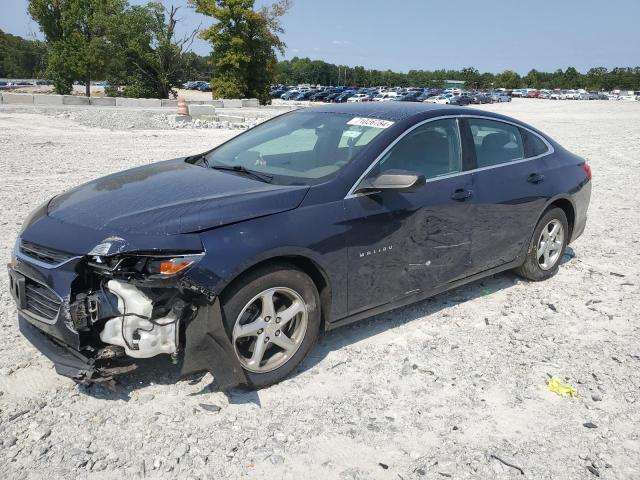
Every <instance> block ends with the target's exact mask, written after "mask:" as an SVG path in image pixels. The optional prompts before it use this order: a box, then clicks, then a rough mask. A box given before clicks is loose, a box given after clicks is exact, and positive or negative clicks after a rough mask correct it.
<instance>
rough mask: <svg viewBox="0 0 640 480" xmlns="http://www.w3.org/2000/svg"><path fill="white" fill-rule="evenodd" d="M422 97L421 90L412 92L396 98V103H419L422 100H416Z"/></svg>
mask: <svg viewBox="0 0 640 480" xmlns="http://www.w3.org/2000/svg"><path fill="white" fill-rule="evenodd" d="M421 95H422V90H420V91H418V90H412V91H410V92H407V93H406V94H404V95H402V96H400V97H396V101H398V102H421V101H422V100H418V99H419V98H420V96H421Z"/></svg>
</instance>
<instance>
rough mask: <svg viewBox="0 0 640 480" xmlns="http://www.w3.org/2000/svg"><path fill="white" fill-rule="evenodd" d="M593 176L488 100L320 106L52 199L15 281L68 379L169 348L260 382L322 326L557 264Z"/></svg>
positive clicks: (231, 380) (26, 244)
mask: <svg viewBox="0 0 640 480" xmlns="http://www.w3.org/2000/svg"><path fill="white" fill-rule="evenodd" d="M463 159H464V160H463ZM590 179H591V172H590V169H589V167H588V165H587V164H586V163H585V161H584V159H582V158H580V157H578V156H577V155H574V154H572V153H570V152H568V151H567V150H566V149H564V148H563V147H562V146H560V145H559V144H558V143H556V142H555V141H554V140H552V139H551V138H549V137H548V136H547V135H545V134H544V133H542V132H540V131H538V130H536V129H535V128H533V127H531V126H529V125H526V124H525V123H522V122H520V121H518V120H515V119H512V118H509V117H505V116H503V115H498V114H495V113H491V112H488V111H480V110H474V109H466V108H465V109H460V108H458V107H449V106H437V105H426V104H420V103H399V102H388V103H384V104H373V103H360V104H349V105H321V106H315V107H312V108H308V109H302V110H299V111H293V112H290V113H286V114H284V115H281V116H278V117H275V118H273V119H271V120H268V121H266V122H263V123H261V124H259V125H258V126H256V127H254V128H252V129H249V130H247V131H245V132H244V133H241V134H240V135H238V136H236V137H234V138H232V139H231V140H229V141H227V142H225V143H223V144H222V145H219V146H217V147H215V148H213V149H211V150H209V151H207V152H204V153H202V154H198V155H193V156H190V157H186V158H178V159H175V160H170V161H164V162H159V163H154V164H150V165H145V166H141V167H137V168H134V169H131V170H127V171H124V172H120V173H115V174H112V175H109V176H107V177H103V178H99V179H97V180H94V181H92V182H89V183H85V184H83V185H81V186H79V187H76V188H74V189H71V190H67V191H66V192H63V193H61V194H59V195H57V196H55V197H53V198H52V199H50V200H47V201H46V202H45V203H44V204H43V205H41V206H40V207H38V208H37V209H36V210H34V212H33V213H31V215H29V217H28V218H27V219H26V220H25V222H24V224H23V226H22V228H21V229H20V233H19V236H18V238H17V241H16V246H15V249H14V251H13V254H12V256H11V260H10V264H9V287H10V292H11V295H12V296H13V298H14V299H15V302H16V307H17V312H18V323H19V328H20V330H21V332H22V334H23V335H24V336H25V337H26V338H27V339H28V340H29V341H30V342H31V343H32V344H33V345H35V346H36V347H37V348H38V349H39V350H41V351H42V353H43V354H44V355H46V356H47V357H49V358H50V359H51V360H52V361H53V363H54V365H55V367H56V371H57V372H58V373H60V374H62V375H66V376H69V377H72V378H74V379H75V380H76V381H81V382H88V381H104V380H105V379H107V378H109V377H111V376H112V375H113V374H114V372H117V371H123V370H125V369H128V368H130V365H131V364H133V363H135V362H136V361H137V359H140V358H149V357H155V356H157V355H160V354H165V355H167V354H171V355H174V356H176V357H177V356H178V355H179V356H181V357H182V360H181V362H182V366H181V368H182V374H183V375H186V374H188V373H192V372H196V371H207V370H209V371H211V372H212V374H213V376H214V379H215V381H216V382H217V383H218V386H219V387H220V388H229V387H231V386H236V385H242V384H244V385H248V386H250V387H252V388H260V387H266V386H268V385H271V384H273V383H275V382H278V381H280V380H282V379H284V378H285V377H287V376H288V375H289V374H290V373H291V372H292V371H294V369H295V368H296V367H297V366H298V365H299V364H300V362H301V361H302V360H303V359H304V358H305V357H306V356H307V354H308V353H309V352H310V350H311V349H312V348H313V345H314V343H315V342H316V340H317V338H318V335H319V333H320V331H321V329H324V330H331V329H333V328H336V327H339V326H341V325H345V324H348V323H350V322H353V321H357V320H360V319H363V318H367V317H369V316H371V315H374V314H377V313H380V312H384V311H388V310H391V309H393V308H396V307H399V306H403V305H407V304H411V303H414V302H417V301H421V300H423V299H426V298H428V297H430V296H433V295H435V294H437V293H440V292H443V291H446V290H450V289H452V288H455V287H458V286H460V285H463V284H466V283H469V282H472V281H474V280H477V279H479V278H483V277H487V276H490V275H493V274H495V273H498V272H501V271H506V270H511V269H515V271H516V272H517V273H518V274H519V275H521V276H523V277H524V278H527V279H530V280H534V281H538V280H545V279H548V278H550V277H552V276H553V275H554V274H555V273H556V272H557V271H558V269H559V267H560V263H561V259H562V257H563V254H564V251H565V249H566V246H567V244H569V243H570V242H571V241H573V240H575V239H576V238H578V237H579V236H580V235H581V234H582V232H583V230H584V228H585V223H586V218H587V207H588V204H589V198H590V191H591V181H590ZM443 252H445V253H443Z"/></svg>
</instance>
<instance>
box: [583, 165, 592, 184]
mask: <svg viewBox="0 0 640 480" xmlns="http://www.w3.org/2000/svg"><path fill="white" fill-rule="evenodd" d="M582 169H583V170H584V173H586V174H587V179H588V180H591V167H590V166H589V164H588V163H586V162H585V163H584V165H582Z"/></svg>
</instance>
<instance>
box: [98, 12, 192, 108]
mask: <svg viewBox="0 0 640 480" xmlns="http://www.w3.org/2000/svg"><path fill="white" fill-rule="evenodd" d="M178 11H179V7H173V6H172V7H171V8H170V9H169V10H167V9H165V8H164V6H163V5H162V4H161V3H155V2H154V3H149V4H148V5H146V6H135V7H129V8H127V10H126V11H125V13H124V15H123V20H122V22H121V23H120V24H119V26H118V27H117V29H115V32H114V34H113V37H112V39H113V42H114V44H115V45H117V46H118V48H117V51H118V52H119V55H118V56H117V58H114V59H112V63H111V68H110V72H109V75H108V77H109V83H111V84H112V85H113V86H114V87H113V88H112V89H111V90H110V92H109V93H111V94H122V95H125V96H129V97H142V98H148V97H153V98H168V97H169V95H173V96H175V92H174V90H173V87H175V86H176V85H178V84H179V83H180V82H181V81H183V80H184V78H185V71H186V70H187V66H188V61H189V60H192V61H193V58H194V57H193V54H192V55H191V56H187V50H188V49H189V48H190V47H191V45H192V43H193V40H194V38H195V36H196V35H197V34H198V30H197V29H196V30H194V31H193V32H192V33H191V34H189V35H186V36H185V37H182V38H179V37H177V36H176V26H177V24H178V21H179V20H178ZM117 85H124V86H125V87H124V92H119V93H118V92H117V90H116V88H115V87H116V86H117Z"/></svg>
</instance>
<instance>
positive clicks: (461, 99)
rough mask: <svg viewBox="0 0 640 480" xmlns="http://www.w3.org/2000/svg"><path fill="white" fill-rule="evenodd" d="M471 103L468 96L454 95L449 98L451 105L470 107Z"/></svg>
mask: <svg viewBox="0 0 640 480" xmlns="http://www.w3.org/2000/svg"><path fill="white" fill-rule="evenodd" d="M470 103H471V97H470V96H469V95H467V94H462V95H454V96H452V97H449V104H450V105H463V106H465V105H469V104H470Z"/></svg>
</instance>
